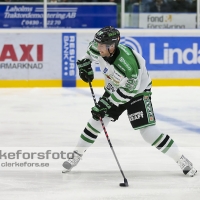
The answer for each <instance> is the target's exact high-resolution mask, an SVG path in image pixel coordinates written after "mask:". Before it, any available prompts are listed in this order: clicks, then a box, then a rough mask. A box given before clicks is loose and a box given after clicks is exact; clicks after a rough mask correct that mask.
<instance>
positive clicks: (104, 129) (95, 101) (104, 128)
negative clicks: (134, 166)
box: [89, 82, 126, 179]
mask: <svg viewBox="0 0 200 200" xmlns="http://www.w3.org/2000/svg"><path fill="white" fill-rule="evenodd" d="M89 86H90V90H91V94H92V97H93V100H94V104H95V105H96V104H97V100H96V97H95V94H94V90H93V87H92V83H91V82H89ZM99 120H100V122H101V126H102V128H103V131H104V133H105V135H106V138H107V141H108V143H109V145H110V148H111V150H112V152H113V155H114V157H115V160H116V162H117V165H118V167H119V169H120V172H121V174H122V176H123V178H124V179H126V177H125V175H124V172H123V170H122V168H121V165H120V163H119V161H118V159H117V156H116V154H115V151H114V148H113V146H112V143H111V141H110V138H109V136H108V133H107V130H106V127H105V125H104V123H103V119H102V118H101V117H99Z"/></svg>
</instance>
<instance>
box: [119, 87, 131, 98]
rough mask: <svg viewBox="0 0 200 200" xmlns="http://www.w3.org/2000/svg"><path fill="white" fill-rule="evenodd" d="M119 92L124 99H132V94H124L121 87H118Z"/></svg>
mask: <svg viewBox="0 0 200 200" xmlns="http://www.w3.org/2000/svg"><path fill="white" fill-rule="evenodd" d="M117 93H118V94H119V95H120V96H121V97H122V98H124V99H132V96H128V95H125V94H123V93H122V92H121V91H120V88H119V89H117Z"/></svg>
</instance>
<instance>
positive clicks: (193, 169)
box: [188, 168, 197, 177]
mask: <svg viewBox="0 0 200 200" xmlns="http://www.w3.org/2000/svg"><path fill="white" fill-rule="evenodd" d="M196 173H197V170H196V169H195V168H192V169H191V170H190V171H189V172H188V175H189V176H190V177H194V176H195V175H196Z"/></svg>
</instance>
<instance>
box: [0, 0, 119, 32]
mask: <svg viewBox="0 0 200 200" xmlns="http://www.w3.org/2000/svg"><path fill="white" fill-rule="evenodd" d="M43 12H44V9H43V4H42V3H41V4H38V3H37V4H17V3H12V4H9V3H8V4H6V5H5V4H0V28H42V27H44V23H43V16H44V13H43ZM108 24H109V25H110V26H114V27H116V26H117V5H116V4H115V3H107V4H103V3H101V4H92V3H90V4H80V5H78V4H72V5H70V4H62V3H58V4H52V5H51V4H48V5H47V27H48V28H101V27H104V26H107V25H108Z"/></svg>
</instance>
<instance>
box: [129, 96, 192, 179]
mask: <svg viewBox="0 0 200 200" xmlns="http://www.w3.org/2000/svg"><path fill="white" fill-rule="evenodd" d="M127 110H128V116H129V120H130V122H131V125H132V127H133V128H134V129H135V130H137V129H140V133H141V135H142V137H143V139H144V140H145V141H146V142H147V143H149V144H150V145H152V146H154V147H156V148H157V149H158V150H159V151H160V152H162V153H164V154H166V155H168V156H169V157H171V158H172V159H173V160H174V161H175V162H176V163H178V165H179V166H180V167H181V169H182V170H183V173H184V174H188V175H189V176H194V175H195V173H196V169H194V167H193V166H192V163H191V162H190V161H189V160H187V159H186V158H185V157H184V156H183V154H182V153H181V152H180V150H179V148H178V146H177V145H176V143H175V142H174V140H173V139H172V138H171V137H170V136H169V135H166V134H164V133H162V132H161V131H160V130H159V129H158V128H157V126H156V120H155V116H154V112H153V107H152V103H151V96H150V94H146V95H144V96H140V97H136V98H135V99H134V100H133V101H132V103H131V104H130V106H129V107H128V109H127Z"/></svg>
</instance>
